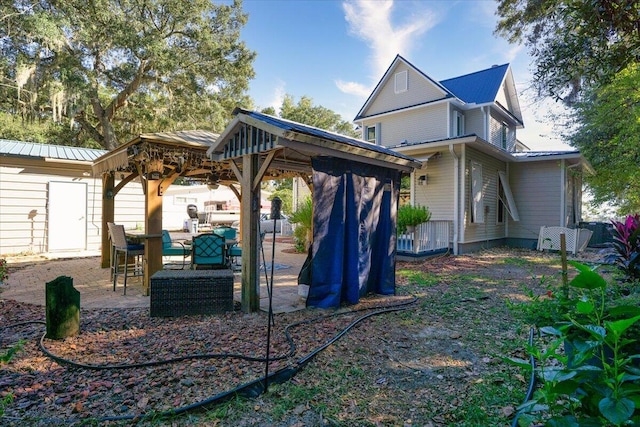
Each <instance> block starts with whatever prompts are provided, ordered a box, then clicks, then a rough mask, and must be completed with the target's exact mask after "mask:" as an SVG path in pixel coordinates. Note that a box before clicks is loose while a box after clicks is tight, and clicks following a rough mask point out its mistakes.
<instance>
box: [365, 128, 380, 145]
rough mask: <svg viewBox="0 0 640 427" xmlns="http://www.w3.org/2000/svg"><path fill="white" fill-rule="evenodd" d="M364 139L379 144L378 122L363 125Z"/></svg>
mask: <svg viewBox="0 0 640 427" xmlns="http://www.w3.org/2000/svg"><path fill="white" fill-rule="evenodd" d="M364 140H365V141H367V142H370V143H372V144H376V145H380V123H376V124H375V125H374V126H365V127H364Z"/></svg>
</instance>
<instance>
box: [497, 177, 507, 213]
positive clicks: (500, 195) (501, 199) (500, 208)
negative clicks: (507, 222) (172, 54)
mask: <svg viewBox="0 0 640 427" xmlns="http://www.w3.org/2000/svg"><path fill="white" fill-rule="evenodd" d="M504 201H505V196H504V188H503V184H502V178H501V177H500V176H499V175H498V209H496V213H497V219H496V222H497V223H498V224H502V223H503V222H504V217H505V211H506V208H505V204H504Z"/></svg>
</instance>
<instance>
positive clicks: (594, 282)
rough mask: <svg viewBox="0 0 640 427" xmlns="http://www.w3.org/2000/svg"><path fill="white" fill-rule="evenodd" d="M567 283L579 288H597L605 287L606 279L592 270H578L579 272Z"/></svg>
mask: <svg viewBox="0 0 640 427" xmlns="http://www.w3.org/2000/svg"><path fill="white" fill-rule="evenodd" d="M569 285H571V286H573V287H574V288H579V289H598V288H602V289H604V288H606V287H607V281H606V280H604V279H603V278H602V276H600V275H599V274H598V273H596V272H595V271H593V270H590V269H588V270H580V274H578V275H577V276H576V277H574V278H573V280H571V282H569Z"/></svg>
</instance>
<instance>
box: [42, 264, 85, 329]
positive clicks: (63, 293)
mask: <svg viewBox="0 0 640 427" xmlns="http://www.w3.org/2000/svg"><path fill="white" fill-rule="evenodd" d="M45 299H46V324H47V338H49V339H53V340H59V339H63V338H67V337H72V336H75V335H78V332H80V292H78V291H77V290H76V289H75V288H74V287H73V278H71V277H67V276H59V277H57V278H56V279H53V280H52V281H50V282H47V283H46V285H45Z"/></svg>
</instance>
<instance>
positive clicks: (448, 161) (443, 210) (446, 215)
mask: <svg viewBox="0 0 640 427" xmlns="http://www.w3.org/2000/svg"><path fill="white" fill-rule="evenodd" d="M423 154H426V153H423ZM417 157H420V156H419V155H418V156H417ZM421 175H427V183H426V185H418V183H417V179H418V177H420V176H421ZM453 183H454V177H453V157H452V156H451V153H449V150H448V149H447V148H446V147H445V148H443V150H441V151H440V157H439V158H437V159H434V158H432V159H430V160H429V161H428V162H427V167H426V169H419V170H417V171H416V172H415V173H414V174H413V182H412V185H413V188H414V193H413V194H414V203H415V204H419V205H422V206H426V207H428V208H429V211H431V219H433V220H447V221H451V220H453V202H454V200H453V194H454V188H453Z"/></svg>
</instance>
